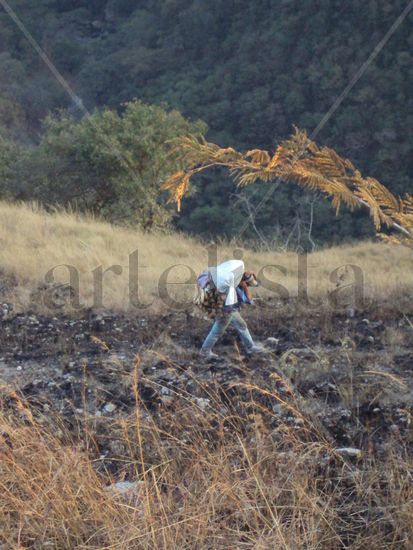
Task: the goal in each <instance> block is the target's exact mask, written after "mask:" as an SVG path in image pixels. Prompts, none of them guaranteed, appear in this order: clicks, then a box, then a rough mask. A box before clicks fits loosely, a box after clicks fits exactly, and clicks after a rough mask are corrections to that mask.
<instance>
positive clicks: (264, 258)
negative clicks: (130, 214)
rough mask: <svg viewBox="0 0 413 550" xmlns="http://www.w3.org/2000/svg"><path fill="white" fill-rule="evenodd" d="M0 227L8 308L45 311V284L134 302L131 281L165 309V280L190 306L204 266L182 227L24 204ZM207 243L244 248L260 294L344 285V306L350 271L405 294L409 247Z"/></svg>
mask: <svg viewBox="0 0 413 550" xmlns="http://www.w3.org/2000/svg"><path fill="white" fill-rule="evenodd" d="M0 233H1V240H0V262H1V270H2V273H3V283H2V299H3V301H6V302H7V301H10V302H13V304H14V307H15V309H17V310H22V309H23V310H24V309H27V308H28V307H32V308H35V309H39V308H40V311H42V308H43V310H44V308H45V307H46V306H47V304H46V305H45V304H44V303H43V301H42V300H40V301H37V303H36V299H35V298H33V297H36V296H37V297H38V296H39V290H41V289H42V288H43V289H44V288H45V286H46V287H47V286H49V287H50V286H53V282H55V283H56V284H71V285H72V287H75V290H76V293H77V294H78V298H79V302H80V303H81V304H82V305H83V306H84V307H92V306H95V307H96V308H102V307H105V308H109V309H114V310H118V311H119V310H123V311H126V310H128V309H132V310H133V307H132V306H133V304H134V303H135V302H131V300H130V293H129V286H130V285H132V286H131V292H132V294H133V292H135V293H136V292H138V294H139V296H138V298H137V300H138V301H136V304H138V305H141V306H142V305H143V304H152V306H151V309H153V310H159V309H163V310H165V309H167V308H168V299H167V298H165V296H164V294H165V292H163V290H162V289H165V288H166V289H167V292H168V294H169V295H170V296H171V298H172V299H176V300H181V301H183V302H185V301H186V303H187V304H188V305H190V303H191V299H192V297H193V295H194V292H195V284H194V277H195V275H197V274H198V273H200V272H201V271H202V270H203V269H205V268H206V266H207V264H208V252H207V248H206V245H205V244H203V243H201V242H199V241H196V240H194V239H191V238H188V237H186V236H184V235H181V234H177V233H176V234H175V233H170V234H162V233H143V232H141V231H137V230H134V229H125V228H120V227H116V226H112V225H110V224H108V223H105V222H102V221H99V220H96V219H92V218H87V217H79V216H77V215H75V214H73V213H67V212H55V213H46V212H45V211H44V210H42V209H41V208H38V207H36V206H30V205H15V204H8V203H5V202H3V203H0ZM212 250H214V248H212V249H211V251H212ZM216 251H217V257H218V260H219V261H224V260H225V259H228V258H231V257H233V255H234V254H242V255H243V258H244V261H245V263H246V265H247V267H248V268H249V269H251V270H254V271H256V272H257V273H260V275H261V278H262V279H263V281H262V282H263V288H261V289H260V290H259V292H258V296H259V297H262V298H264V297H269V296H272V297H273V298H274V299H276V298H279V299H280V298H281V299H283V300H284V301H285V300H286V299H287V298H288V297H291V298H294V297H296V296H297V294H298V289H300V291H301V293H303V292H304V290H305V284H306V283H305V279H306V278H307V279H308V294H309V296H310V297H312V298H316V299H317V300H318V301H319V302H324V303H326V302H327V300H328V295H329V292H331V291H332V290H337V288H338V289H341V288H343V300H344V301H343V302H340V300H339V304H338V305H339V306H340V304H341V305H342V306H343V305H344V306H345V305H351V303H350V302H351V295H352V292H350V296H349V297H346V296H345V294H346V291H345V288H344V287H346V285H350V286H351V285H352V284H354V282H355V277H356V276H357V277H359V280H358V285H359V287H362V290H363V292H364V295H365V297H366V298H367V299H375V300H379V301H381V300H385V301H387V302H391V301H392V300H393V301H394V302H395V304H397V303H398V302H399V301H400V300H403V299H404V298H407V299H409V297H410V295H411V286H412V283H413V273H412V270H411V269H410V264H411V251H410V250H409V249H406V248H403V247H397V246H392V245H385V244H380V243H371V242H365V243H360V244H357V245H353V246H347V245H346V246H339V247H334V248H330V249H325V250H320V251H318V252H315V253H313V254H310V255H308V256H302V257H301V258H299V257H298V256H297V254H295V253H291V252H277V251H274V252H254V251H251V250H241V249H238V246H237V244H236V243H235V242H234V243H233V245H232V246H230V245H228V244H222V245H221V244H220V245H218V246H217V247H216ZM210 253H212V252H210ZM306 263H307V267H306ZM346 264H349V266H348V267H347V268H346V267H343V266H345V265H346ZM114 266H115V267H114ZM350 266H355V267H350ZM354 269H356V271H354ZM168 270H169V271H168ZM191 270H192V271H191ZM105 271H106V272H105ZM191 273H192V279H191ZM162 275H163V278H161V277H162ZM70 277H71V279H70ZM130 278H131V281H130V280H129V279H130ZM188 278H189V279H190V281H189V283H188ZM100 281H102V283H100ZM136 282H137V286H134V285H135V284H136ZM185 282H187V283H188V284H176V283H185ZM271 283H272V284H273V286H271ZM274 283H275V284H278V285H282V288H279V287H274ZM160 284H161V287H162V288H161V289H160V286H159V285H160ZM359 290H360V288H359ZM337 294H339V292H337ZM353 294H354V292H353ZM33 300H34V301H33ZM346 300H350V301H349V302H348V304H347V303H346ZM30 304H31V305H30ZM57 304H58V305H59V304H60V302H59V300H58V302H57ZM169 307H172V309H173V306H171V305H170V304H169ZM46 309H47V307H46Z"/></svg>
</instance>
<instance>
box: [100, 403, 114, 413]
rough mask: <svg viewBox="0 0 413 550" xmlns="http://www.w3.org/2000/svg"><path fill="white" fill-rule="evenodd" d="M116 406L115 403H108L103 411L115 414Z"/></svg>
mask: <svg viewBox="0 0 413 550" xmlns="http://www.w3.org/2000/svg"><path fill="white" fill-rule="evenodd" d="M116 408H117V407H116V405H115V404H114V403H106V405H105V406H104V407H103V410H104V411H105V412H107V413H113V412H114V411H115V410H116Z"/></svg>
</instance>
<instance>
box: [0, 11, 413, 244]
mask: <svg viewBox="0 0 413 550" xmlns="http://www.w3.org/2000/svg"><path fill="white" fill-rule="evenodd" d="M9 4H10V5H11V6H12V8H14V10H15V13H16V15H17V17H19V18H20V20H21V21H22V23H23V25H25V26H26V28H27V29H28V31H29V32H31V33H32V34H33V37H34V39H35V40H37V42H38V44H39V46H40V47H41V48H42V49H43V50H44V52H45V53H46V55H48V57H49V58H50V60H51V62H52V63H53V64H54V65H55V66H56V68H57V69H58V70H59V71H60V72H61V74H62V75H63V77H64V78H66V80H67V81H68V83H69V84H70V85H71V86H72V88H73V90H74V93H75V94H76V95H77V96H78V98H80V99H81V101H82V102H83V106H84V107H85V108H87V109H88V110H90V111H91V110H93V108H94V107H98V108H105V107H109V108H112V109H117V110H120V111H121V110H122V109H123V107H122V104H123V103H124V102H125V101H130V100H131V99H132V98H134V97H138V98H139V99H141V100H143V101H146V102H149V103H151V104H152V103H155V104H160V103H163V102H165V103H167V104H168V105H169V106H170V107H171V108H174V109H178V110H180V111H181V112H182V113H183V114H184V115H185V116H186V117H189V118H191V119H193V120H195V119H197V118H200V119H202V120H204V121H205V122H206V123H207V124H208V126H209V128H210V132H209V138H210V139H211V140H212V141H214V142H218V144H220V145H222V146H226V147H227V146H234V147H237V148H240V149H243V150H248V149H250V148H253V147H260V148H265V149H273V148H274V146H275V144H277V143H279V142H280V141H281V140H282V139H284V138H286V137H287V136H288V135H289V134H290V133H291V131H292V127H293V125H296V126H298V127H301V128H303V129H307V130H308V131H309V132H311V131H312V130H314V128H315V127H316V126H317V124H318V123H319V122H320V120H321V119H322V117H323V115H324V114H325V113H326V112H327V111H328V109H329V108H330V107H331V105H332V104H333V103H334V101H335V100H336V99H337V98H338V97H339V96H340V94H341V93H342V91H343V90H344V89H345V88H346V86H347V85H348V83H349V82H351V80H352V79H353V77H354V76H355V75H356V74H357V72H358V70H359V69H360V67H362V66H363V64H364V63H365V62H366V60H367V59H368V58H369V55H370V54H371V53H372V52H373V51H374V49H375V48H376V47H377V46H378V45H379V44H380V42H381V40H382V39H383V38H384V37H385V35H386V33H387V32H388V31H389V29H390V28H391V26H392V25H393V24H394V23H395V22H396V21H397V18H398V17H399V16H400V14H401V13H402V12H403V10H404V8H406V6H407V4H408V3H407V2H406V1H404V0H393V1H391V2H390V1H389V0H370V1H368V2H364V3H363V5H362V6H360V2H358V1H357V0H351V1H348V2H346V3H345V4H343V3H342V2H339V1H332V2H318V3H313V2H304V3H303V2H299V1H296V0H294V1H289V0H288V1H284V0H259V1H257V2H254V3H253V4H251V3H250V2H246V1H237V2H235V1H233V0H231V1H227V2H225V5H223V4H222V2H219V1H217V0H214V1H210V2H207V3H206V2H200V1H198V0H171V1H168V2H164V1H161V0H144V1H141V2H139V6H137V5H136V2H133V1H132V0H96V1H93V2H89V1H83V0H82V1H79V2H73V1H69V0H68V1H62V2H55V1H50V0H39V1H37V2H36V3H31V2H23V1H21V0H15V1H13V2H9ZM412 17H413V15H412V12H410V14H409V15H408V17H407V18H406V19H405V20H404V21H403V23H402V24H400V25H398V26H397V30H396V32H395V33H394V35H393V36H392V37H391V39H390V40H389V41H388V43H386V46H385V48H384V49H383V50H382V51H380V54H379V55H378V57H377V58H376V59H375V60H374V62H372V63H370V64H369V66H368V68H367V70H366V72H365V74H364V75H363V77H362V78H361V79H360V81H358V82H357V85H356V86H355V87H354V88H353V89H352V90H351V93H350V94H349V95H348V96H347V97H346V98H345V101H344V102H343V103H342V104H341V105H340V108H339V110H338V111H337V112H336V113H335V114H334V116H333V117H332V118H331V119H330V120H329V122H328V124H327V125H326V126H325V127H324V128H323V131H322V133H321V134H320V135H319V136H318V137H317V139H319V140H320V141H321V142H322V143H325V144H328V145H329V146H332V147H333V148H335V149H337V150H338V152H339V153H341V154H342V155H343V156H346V157H348V158H350V159H351V160H352V161H353V162H354V163H355V164H356V165H357V166H358V167H359V168H360V169H361V170H362V172H363V173H365V174H369V175H371V176H374V177H376V178H377V179H379V180H380V181H382V182H383V183H384V184H385V185H386V186H389V187H390V188H391V189H392V190H393V191H394V192H397V193H400V194H403V193H404V192H407V191H409V190H410V189H411V188H412V179H411V178H412V176H411V174H412V160H411V159H412V158H413V155H412V140H411V127H412V124H413V121H412V112H413V110H412V108H411V107H412V103H411V102H412V100H411V89H412V84H413V82H412V79H413V72H412V69H411V67H412V54H411V50H412V43H413V35H412V28H413V27H412V24H411V23H412ZM38 22H41V24H38ZM0 32H1V36H2V41H1V43H0V70H1V73H2V81H1V85H0V132H1V134H2V135H3V136H4V137H7V138H10V139H13V140H17V141H18V142H19V143H24V144H27V143H33V142H35V143H37V142H38V141H39V139H40V137H41V136H42V133H43V131H44V130H43V128H44V127H43V120H44V118H45V116H46V115H47V114H49V113H53V112H55V111H56V109H60V108H64V109H68V110H69V113H71V114H72V115H73V116H74V117H75V118H76V117H79V116H82V115H83V113H82V111H79V109H78V104H76V103H74V102H73V100H72V98H71V97H70V96H68V95H67V93H66V91H65V90H64V89H63V88H62V87H61V86H60V84H59V83H58V82H57V81H56V80H55V79H54V77H53V75H52V74H51V73H50V71H49V69H48V68H47V67H46V65H45V64H44V63H43V62H42V60H41V59H40V58H39V57H38V55H37V53H36V52H35V51H34V50H33V49H32V48H31V47H30V45H29V43H28V42H27V40H26V39H25V37H24V36H23V35H22V34H21V31H20V30H19V29H18V28H17V27H16V25H15V23H14V22H13V21H12V19H11V18H10V17H8V16H7V15H6V13H4V12H1V13H0ZM0 156H1V153H0ZM198 184H199V189H200V192H199V193H198V194H197V195H194V196H193V197H192V199H191V201H190V202H189V203H188V205H186V206H185V208H184V210H183V212H182V216H181V217H180V218H179V219H177V220H176V223H177V225H178V227H179V228H180V229H182V230H185V231H187V232H191V233H195V234H200V235H203V236H207V237H211V235H213V236H216V235H226V236H231V235H234V234H236V233H237V230H238V229H239V227H240V226H241V225H242V224H243V220H244V217H245V209H244V208H243V207H242V204H241V205H238V206H237V207H234V209H233V214H234V215H233V216H231V217H228V216H226V209H227V208H228V206H230V205H231V206H233V205H234V199H233V197H231V192H232V185H231V184H230V182H229V181H228V179H227V178H225V177H223V176H222V174H219V173H218V174H216V175H215V176H214V177H210V178H208V179H206V180H201V181H199V182H198ZM263 187H264V189H263V192H264V193H265V191H266V188H265V186H263ZM206 190H208V191H206ZM0 194H1V189H0ZM260 200H261V193H259V194H258V196H254V198H253V199H252V205H253V206H256V205H258V204H259V201H260ZM297 212H298V213H299V219H300V220H301V223H302V224H303V227H307V225H308V222H309V216H310V205H309V203H308V199H307V198H306V197H302V196H301V194H299V193H291V192H290V191H289V190H287V189H286V190H282V189H280V190H279V192H278V194H277V200H276V201H275V200H270V201H268V202H267V203H266V205H265V207H264V208H262V209H261V212H260V216H259V218H258V220H257V223H258V227H259V229H260V230H261V231H262V232H263V233H264V234H265V235H266V236H267V238H268V239H269V241H271V240H272V239H273V238H275V237H276V236H278V237H280V238H281V240H282V239H284V240H285V238H286V235H287V236H288V234H289V233H290V231H291V230H292V228H293V227H294V223H296V221H297V217H298V216H297ZM315 214H316V215H315V221H314V224H313V236H314V238H315V240H316V241H317V242H318V243H320V244H323V243H326V242H328V243H332V242H333V243H336V244H337V243H339V242H341V241H342V240H343V239H349V238H353V239H355V238H366V237H368V236H371V234H372V232H371V228H370V225H369V223H368V221H367V220H366V218H364V217H363V216H359V217H357V223H354V222H353V220H354V218H353V217H352V216H350V215H349V214H348V213H347V214H346V213H341V215H340V220H339V222H338V223H337V222H336V223H335V225H334V231H331V225H332V223H333V221H332V220H333V219H334V214H333V213H332V212H330V211H329V209H328V207H326V206H324V205H323V204H322V203H318V202H317V203H316V205H315ZM297 239H298V236H297V235H295V240H297ZM301 244H302V245H303V246H305V245H306V243H305V242H303V243H301Z"/></svg>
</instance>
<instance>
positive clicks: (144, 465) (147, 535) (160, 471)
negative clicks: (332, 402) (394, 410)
mask: <svg viewBox="0 0 413 550" xmlns="http://www.w3.org/2000/svg"><path fill="white" fill-rule="evenodd" d="M255 391H256V392H258V393H259V392H260V391H262V392H263V393H265V399H266V401H267V402H268V401H270V402H271V400H274V402H277V403H279V397H278V396H277V394H275V393H272V391H271V389H269V388H262V390H261V389H260V388H259V387H258V386H256V390H255ZM9 397H10V399H9V408H8V409H4V410H3V412H2V413H1V415H0V430H1V434H2V435H1V437H0V442H1V446H0V450H1V458H2V460H1V463H0V469H1V476H0V524H1V526H2V529H1V532H0V542H1V543H2V544H3V546H4V548H10V549H11V548H13V549H17V548H19V549H23V548H32V549H38V550H40V549H45V548H52V549H56V550H57V549H59V550H65V549H67V550H73V549H89V550H92V549H100V550H103V549H108V550H109V549H118V550H132V549H153V548H156V549H158V548H159V549H163V550H166V549H168V550H169V549H171V548H177V549H180V550H183V549H193V548H197V549H199V550H207V549H208V550H209V549H214V550H215V549H226V550H227V549H233V548H237V549H238V548H239V549H251V550H252V549H254V550H257V549H262V550H270V549H271V550H272V549H274V548H277V549H289V550H290V549H291V550H293V549H294V550H297V549H303V550H304V549H305V550H315V549H328V550H334V549H337V550H338V549H342V548H351V549H355V550H356V549H357V550H365V549H366V548H374V549H375V550H376V549H377V550H378V549H394V550H396V549H406V550H407V549H409V548H411V547H412V546H411V545H412V543H413V524H412V521H411V518H412V513H413V485H412V470H413V463H412V458H411V456H410V458H409V456H408V452H407V449H403V448H402V447H400V445H398V442H397V441H396V440H395V441H394V444H393V445H389V447H388V449H389V450H388V452H387V454H386V456H384V457H382V458H381V460H377V461H376V460H375V459H374V458H371V457H370V458H368V457H367V458H366V459H363V460H362V461H359V462H356V463H355V462H352V461H346V460H343V459H341V458H340V457H338V456H337V455H336V454H335V453H334V449H332V448H331V446H330V445H329V443H328V440H327V438H326V437H325V436H324V433H323V431H322V429H321V428H320V427H318V426H317V425H315V424H314V423H313V421H312V419H311V417H309V416H308V415H306V414H305V413H303V412H302V411H300V404H299V402H295V401H294V400H293V401H292V402H291V403H290V405H289V407H290V412H291V414H292V415H297V416H298V417H300V418H301V421H302V422H301V423H300V425H301V427H297V425H294V424H291V422H290V423H288V422H285V421H284V422H280V423H279V424H278V426H277V427H275V428H274V427H272V428H270V424H269V423H268V422H267V417H266V411H265V407H264V406H263V403H262V402H261V403H260V402H259V400H257V401H255V400H254V399H251V400H250V401H249V402H248V403H246V411H247V414H246V416H245V417H243V416H242V415H240V413H239V412H238V413H237V412H236V410H235V409H230V410H229V411H228V412H226V413H224V412H222V399H221V398H220V397H219V395H218V394H214V393H210V404H209V406H208V408H207V410H203V409H202V408H200V407H199V405H198V404H197V403H196V402H194V401H193V400H191V399H190V398H189V396H186V395H180V396H179V398H178V399H177V402H176V405H175V407H174V408H173V409H169V410H164V411H163V414H162V415H161V416H158V415H153V416H150V415H148V414H146V413H145V411H144V410H143V409H142V408H140V406H139V405H140V403H139V398H138V396H137V399H138V402H137V408H136V414H135V415H132V416H131V417H129V418H123V419H121V418H120V419H118V420H117V421H116V420H114V421H112V423H110V420H108V419H106V420H103V419H100V420H98V419H95V418H87V419H85V422H84V426H83V430H84V433H83V444H79V443H76V441H74V440H73V438H72V436H71V435H70V434H69V433H68V432H66V431H65V429H64V428H63V427H62V426H59V425H57V427H56V424H57V422H56V420H55V421H54V422H53V423H52V424H51V425H44V424H42V423H40V422H39V420H35V419H33V415H32V412H31V411H30V409H29V408H28V406H27V404H25V403H23V402H22V401H21V400H20V399H19V398H18V397H17V396H16V395H15V394H14V395H12V396H9ZM10 400H11V401H10ZM13 406H14V413H13V414H12V413H11V412H10V407H13ZM16 411H17V412H16ZM267 412H269V411H267ZM97 422H106V424H105V429H104V434H105V436H104V437H105V438H107V439H110V440H111V441H115V442H116V448H117V453H118V454H117V460H118V462H119V464H120V465H121V467H120V468H119V471H118V473H117V478H118V479H119V477H120V478H123V477H126V478H128V479H130V480H133V481H137V482H138V485H137V489H136V490H135V491H132V492H131V493H129V494H127V495H119V494H116V493H114V492H112V491H108V490H107V489H106V487H107V485H108V484H110V483H111V482H112V481H114V480H113V479H112V475H111V474H110V472H108V471H106V470H105V468H104V467H103V466H100V467H99V464H100V460H99V459H95V460H93V458H91V457H92V456H93V449H94V446H95V445H96V446H97V445H98V443H97V439H98V437H99V435H98V432H99V430H98V424H97ZM85 442H86V443H85ZM85 447H86V449H85ZM97 470H98V471H99V473H97Z"/></svg>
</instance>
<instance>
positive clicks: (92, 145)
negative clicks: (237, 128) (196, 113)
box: [15, 101, 206, 227]
mask: <svg viewBox="0 0 413 550" xmlns="http://www.w3.org/2000/svg"><path fill="white" fill-rule="evenodd" d="M45 126H46V128H45V134H44V137H43V139H42V141H41V142H40V144H39V146H38V147H35V148H32V149H31V150H29V151H25V153H24V154H23V155H22V156H21V157H20V159H19V163H18V164H19V166H20V170H19V180H20V181H24V182H25V187H24V189H23V190H20V193H19V194H18V195H17V194H15V196H17V197H18V198H24V199H37V200H39V201H41V202H42V203H44V204H46V205H47V204H49V205H50V204H63V205H65V206H71V207H74V208H76V209H80V210H87V211H92V212H95V213H96V214H98V215H101V216H103V217H105V218H108V219H110V220H112V221H116V222H118V223H129V222H133V223H137V224H139V225H141V226H143V227H151V226H152V225H153V226H157V227H160V226H163V225H165V224H166V223H167V222H168V220H169V219H170V217H171V215H172V210H171V209H170V208H169V209H167V208H166V207H165V205H164V202H163V201H162V198H161V196H160V195H161V192H160V183H161V182H162V181H163V180H164V179H165V177H167V176H168V175H170V173H171V172H173V171H174V170H176V169H177V164H176V162H175V161H174V160H173V159H172V158H171V157H170V156H168V146H167V142H168V141H169V140H170V139H172V138H174V137H176V136H178V135H185V134H187V133H189V132H195V133H197V134H198V135H200V134H201V133H202V132H204V131H205V130H206V128H205V126H204V125H203V124H202V123H200V122H198V123H190V122H188V121H187V120H185V119H184V118H183V117H182V115H180V114H179V113H178V112H177V111H170V112H167V111H166V110H165V109H163V108H162V107H157V106H149V105H145V104H143V103H141V102H138V101H134V102H130V103H127V104H126V105H125V106H124V110H123V112H122V113H121V114H118V113H116V112H114V111H110V110H104V111H103V112H100V111H94V112H93V113H92V115H91V116H90V117H85V118H83V119H82V120H80V121H76V120H75V119H73V118H72V117H68V116H67V115H66V114H62V115H60V116H57V117H49V118H48V119H47V120H46V125H45Z"/></svg>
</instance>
